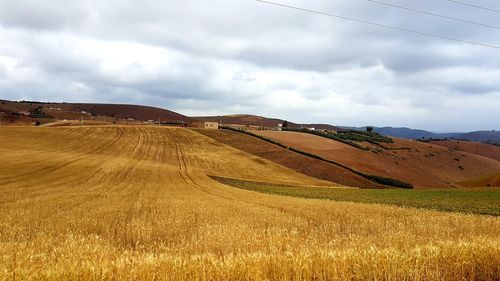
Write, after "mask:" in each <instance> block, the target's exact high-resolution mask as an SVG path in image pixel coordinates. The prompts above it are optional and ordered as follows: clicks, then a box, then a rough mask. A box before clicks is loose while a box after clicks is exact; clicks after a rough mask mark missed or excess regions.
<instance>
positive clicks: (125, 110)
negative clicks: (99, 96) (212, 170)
mask: <svg viewBox="0 0 500 281" xmlns="http://www.w3.org/2000/svg"><path fill="white" fill-rule="evenodd" d="M39 106H40V107H42V108H43V111H44V112H45V113H46V114H47V115H48V116H51V118H41V119H34V118H29V117H23V116H20V115H16V114H15V113H16V112H18V111H31V110H33V109H35V108H37V107H39ZM57 109H59V110H57ZM82 111H86V112H88V113H90V114H92V115H94V116H91V115H87V114H84V115H83V117H84V119H85V120H92V119H93V120H96V119H98V121H103V122H112V121H114V120H118V119H125V118H133V119H135V120H138V121H148V120H154V121H158V119H160V120H161V121H162V122H163V121H168V122H176V121H183V122H184V123H186V124H191V123H193V122H194V120H193V119H192V118H191V117H187V116H184V115H182V114H178V113H176V112H173V111H169V110H165V109H161V108H156V107H150V106H141V105H126V104H86V103H37V102H13V101H1V102H0V115H2V116H0V117H1V118H2V120H3V121H4V123H6V124H7V123H11V124H15V125H22V124H24V123H26V122H28V123H30V122H35V121H36V120H38V121H40V122H41V123H42V124H45V123H48V122H53V121H56V120H57V119H58V120H64V119H67V120H80V118H81V116H82V114H81V112H82ZM97 116H100V117H97ZM27 120H28V121H27Z"/></svg>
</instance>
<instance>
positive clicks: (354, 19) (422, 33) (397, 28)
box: [255, 0, 500, 50]
mask: <svg viewBox="0 0 500 281" xmlns="http://www.w3.org/2000/svg"><path fill="white" fill-rule="evenodd" d="M255 1H257V2H261V3H265V4H270V5H275V6H279V7H284V8H289V9H294V10H298V11H303V12H308V13H313V14H318V15H323V16H328V17H333V18H339V19H343V20H350V21H355V22H359V23H364V24H368V25H373V26H378V27H383V28H387V29H393V30H398V31H403V32H408V33H413V34H418V35H422V36H428V37H435V38H440V39H444V40H449V41H455V42H460V43H466V44H470V45H475V46H481V47H487V48H492V49H497V50H500V46H495V45H489V44H484V43H478V42H473V41H468V40H462V39H457V38H453V37H447V36H442V35H437V34H432V33H427V32H422V31H417V30H412V29H406V28H401V27H397V26H392V25H386V24H382V23H376V22H371V21H366V20H360V19H356V18H351V17H345V16H339V15H335V14H331V13H326V12H321V11H315V10H310V9H305V8H300V7H295V6H290V5H285V4H280V3H276V2H271V1H264V0H255Z"/></svg>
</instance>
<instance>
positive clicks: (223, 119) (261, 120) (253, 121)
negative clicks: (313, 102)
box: [193, 114, 338, 130]
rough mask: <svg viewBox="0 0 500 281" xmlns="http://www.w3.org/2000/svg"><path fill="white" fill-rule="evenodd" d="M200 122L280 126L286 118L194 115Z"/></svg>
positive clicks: (293, 124)
mask: <svg viewBox="0 0 500 281" xmlns="http://www.w3.org/2000/svg"><path fill="white" fill-rule="evenodd" d="M193 118H194V119H196V120H198V121H200V122H207V121H210V122H219V123H222V124H235V125H246V126H257V127H260V126H263V127H267V128H275V127H278V124H283V122H285V120H283V119H277V118H267V117H263V116H256V115H249V114H235V115H222V116H197V117H193ZM287 122H288V126H289V127H292V128H299V127H302V126H306V127H314V128H318V129H327V130H336V129H338V128H337V127H335V126H332V125H328V124H297V123H293V122H291V121H288V120H287Z"/></svg>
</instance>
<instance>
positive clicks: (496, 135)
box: [351, 127, 500, 144]
mask: <svg viewBox="0 0 500 281" xmlns="http://www.w3.org/2000/svg"><path fill="white" fill-rule="evenodd" d="M351 129H355V130H366V127H358V128H352V127H351ZM373 129H374V131H375V132H377V133H379V134H382V135H386V136H391V137H396V138H402V139H422V138H426V139H446V138H453V139H461V140H468V141H475V142H483V143H492V144H500V131H495V130H493V131H476V132H469V133H433V132H429V131H425V130H418V129H410V128H394V127H374V128H373Z"/></svg>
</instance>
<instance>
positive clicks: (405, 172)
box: [255, 131, 500, 187]
mask: <svg viewBox="0 0 500 281" xmlns="http://www.w3.org/2000/svg"><path fill="white" fill-rule="evenodd" d="M255 133H257V134H260V135H262V136H265V137H268V138H271V139H275V140H277V141H279V142H281V143H283V144H285V145H289V146H293V147H295V148H298V149H301V150H304V151H307V152H310V153H313V154H317V155H319V156H322V157H324V158H327V159H331V160H334V161H337V162H339V163H342V164H344V165H346V166H349V167H352V168H354V169H356V170H359V171H362V172H365V173H369V174H374V175H379V176H385V177H392V178H396V179H399V180H402V181H405V182H409V183H411V184H413V185H414V186H416V187H451V186H453V185H454V183H457V182H461V181H465V180H468V179H471V178H476V177H480V176H484V175H488V174H493V173H496V172H498V171H500V162H499V161H496V160H493V159H490V158H487V157H484V156H479V155H475V154H472V153H468V152H462V151H456V150H452V149H448V148H445V147H442V146H438V145H433V144H428V143H420V142H416V141H410V140H404V139H394V143H384V144H383V146H376V145H373V144H369V143H360V144H361V145H363V146H365V147H369V148H370V150H368V151H367V150H362V149H358V148H356V147H353V146H350V145H347V144H344V143H341V142H338V141H335V140H330V139H327V138H323V137H320V136H315V135H311V134H305V133H299V132H277V131H255Z"/></svg>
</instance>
